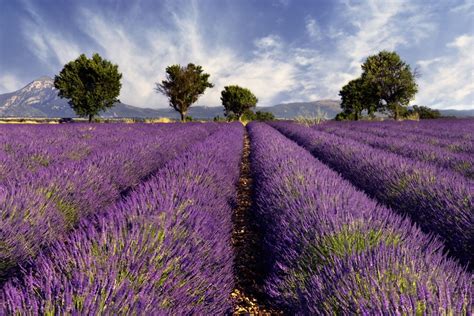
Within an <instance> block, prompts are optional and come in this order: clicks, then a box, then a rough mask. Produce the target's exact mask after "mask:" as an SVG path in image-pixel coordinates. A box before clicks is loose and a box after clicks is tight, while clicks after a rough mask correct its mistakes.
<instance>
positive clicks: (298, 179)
mask: <svg viewBox="0 0 474 316" xmlns="http://www.w3.org/2000/svg"><path fill="white" fill-rule="evenodd" d="M473 192H474V120H473V119H451V120H448V119H446V120H426V121H419V122H413V121H403V122H396V121H388V122H335V121H329V122H324V123H322V124H318V125H314V126H305V125H300V124H297V123H296V122H292V121H272V122H269V123H262V122H252V123H249V124H248V125H247V126H243V125H242V124H241V123H239V122H234V123H197V122H195V123H169V124H141V123H135V124H124V123H113V124H112V123H111V124H87V123H75V124H62V125H20V124H18V125H8V126H5V125H4V126H0V315H69V314H73V315H98V314H105V315H130V314H131V315H231V314H261V315H270V314H276V315H353V314H358V315H381V314H387V315H472V314H473V312H474V310H473V294H474V288H473V281H474V277H473V271H474V260H473V259H474V255H473V254H474V207H473V204H474V201H473Z"/></svg>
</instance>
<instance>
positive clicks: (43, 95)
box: [0, 77, 474, 119]
mask: <svg viewBox="0 0 474 316" xmlns="http://www.w3.org/2000/svg"><path fill="white" fill-rule="evenodd" d="M339 104H340V102H339V101H338V100H320V101H312V102H297V103H282V104H277V105H274V106H269V107H257V109H256V110H257V111H268V112H272V113H273V114H274V115H275V117H276V118H280V119H292V118H295V117H297V116H315V115H320V114H322V113H325V114H326V116H327V117H328V118H334V117H335V116H336V114H337V113H339V111H340V106H339ZM440 112H441V114H442V115H446V116H458V117H464V116H474V110H465V111H456V110H440ZM223 114H224V108H223V107H222V106H199V105H194V106H192V107H190V108H189V112H188V115H190V116H191V117H193V118H195V119H212V118H214V117H216V116H220V117H223ZM101 116H102V117H106V118H111V117H117V118H121V117H133V118H156V117H169V118H174V119H178V118H179V114H178V113H177V112H176V111H174V110H173V109H172V108H170V107H166V108H161V109H150V108H140V107H135V106H131V105H128V104H124V103H117V104H116V105H115V106H114V107H113V108H111V109H108V110H107V111H105V112H103V113H102V114H101ZM0 117H41V118H59V117H76V115H75V113H74V111H73V110H72V109H71V107H70V106H69V104H68V103H67V101H66V100H65V99H61V98H60V97H59V96H58V90H56V89H55V88H54V82H53V79H51V78H49V77H41V78H38V79H36V80H34V81H32V82H30V83H29V84H28V85H26V86H25V87H24V88H22V89H20V90H18V91H15V92H11V93H5V94H0Z"/></svg>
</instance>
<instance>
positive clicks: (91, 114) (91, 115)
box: [89, 114, 94, 123]
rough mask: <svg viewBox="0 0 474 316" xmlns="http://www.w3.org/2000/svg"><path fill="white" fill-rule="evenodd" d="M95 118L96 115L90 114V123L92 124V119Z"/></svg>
mask: <svg viewBox="0 0 474 316" xmlns="http://www.w3.org/2000/svg"><path fill="white" fill-rule="evenodd" d="M93 116H94V115H92V114H89V123H92V117H93Z"/></svg>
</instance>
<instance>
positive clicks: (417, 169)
mask: <svg viewBox="0 0 474 316" xmlns="http://www.w3.org/2000/svg"><path fill="white" fill-rule="evenodd" d="M272 126H274V127H275V128H277V129H278V130H279V131H281V132H282V133H283V134H285V135H286V136H288V137H290V138H291V139H293V140H294V141H296V142H297V143H298V144H300V145H301V146H303V147H304V148H306V149H307V150H309V151H310V152H311V153H312V154H313V155H314V156H315V157H317V158H319V159H320V160H321V161H322V162H324V163H326V164H328V165H329V166H330V167H331V168H333V169H334V170H336V171H338V172H340V173H341V175H343V176H344V178H346V179H348V180H350V181H351V182H352V183H353V184H354V185H355V186H356V187H358V188H360V189H362V190H364V191H365V192H366V193H367V194H368V195H369V196H372V197H375V198H376V199H377V200H379V201H380V202H383V203H384V204H386V205H388V206H390V207H392V208H393V209H394V210H398V211H399V212H400V213H401V214H407V215H409V216H410V218H411V219H412V220H413V221H415V222H416V223H417V224H418V225H419V226H420V227H421V228H422V229H423V230H424V231H425V232H432V233H435V234H437V235H438V236H440V237H441V239H442V240H443V242H444V244H445V245H446V247H447V249H448V250H449V252H450V253H451V254H452V255H454V256H455V257H456V258H458V259H459V260H461V262H462V263H463V264H467V265H469V264H472V254H473V253H474V218H473V195H472V193H473V192H474V183H473V182H472V181H471V180H469V179H466V178H465V177H462V176H459V175H457V174H456V173H453V172H448V171H446V170H443V169H441V168H437V167H435V166H432V165H430V164H427V163H422V162H418V161H414V160H411V159H408V158H405V157H401V156H399V155H396V154H392V153H389V152H386V151H382V150H379V149H375V148H372V147H370V146H368V145H364V144H361V143H358V142H356V141H353V140H350V139H344V138H341V137H338V136H336V135H331V134H328V133H325V132H321V131H317V130H314V129H311V128H306V127H303V126H298V125H296V124H293V123H288V122H277V123H273V124H272ZM471 268H472V266H471Z"/></svg>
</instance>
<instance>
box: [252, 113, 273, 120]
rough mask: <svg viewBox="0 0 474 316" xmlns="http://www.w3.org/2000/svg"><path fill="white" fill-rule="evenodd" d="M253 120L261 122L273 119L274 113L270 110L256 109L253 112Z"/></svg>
mask: <svg viewBox="0 0 474 316" xmlns="http://www.w3.org/2000/svg"><path fill="white" fill-rule="evenodd" d="M255 120H257V121H261V122H265V121H274V120H275V115H274V114H273V113H272V112H266V111H257V112H255Z"/></svg>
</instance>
